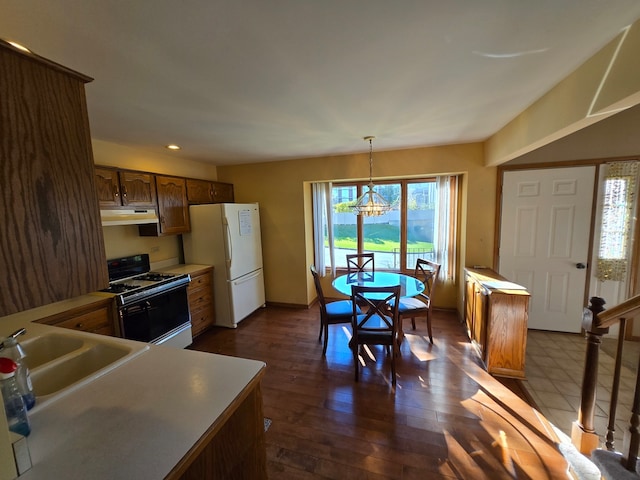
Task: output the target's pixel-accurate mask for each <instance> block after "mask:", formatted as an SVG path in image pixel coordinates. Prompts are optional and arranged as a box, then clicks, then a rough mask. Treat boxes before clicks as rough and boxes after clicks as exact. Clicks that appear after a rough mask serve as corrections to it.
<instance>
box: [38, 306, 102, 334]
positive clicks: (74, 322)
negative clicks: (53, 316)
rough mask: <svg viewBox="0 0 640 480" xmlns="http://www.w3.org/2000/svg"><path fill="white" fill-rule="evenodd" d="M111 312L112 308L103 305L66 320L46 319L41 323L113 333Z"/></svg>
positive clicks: (85, 330) (84, 330)
mask: <svg viewBox="0 0 640 480" xmlns="http://www.w3.org/2000/svg"><path fill="white" fill-rule="evenodd" d="M110 312H111V309H110V308H108V307H103V308H99V309H97V310H93V311H91V312H87V313H84V314H81V315H76V316H74V317H70V318H67V319H64V320H60V321H48V322H47V321H45V322H41V323H47V324H48V325H55V326H56V327H62V328H69V329H72V330H80V331H83V332H91V333H101V334H103V335H113V334H114V332H113V322H112V320H111V316H110Z"/></svg>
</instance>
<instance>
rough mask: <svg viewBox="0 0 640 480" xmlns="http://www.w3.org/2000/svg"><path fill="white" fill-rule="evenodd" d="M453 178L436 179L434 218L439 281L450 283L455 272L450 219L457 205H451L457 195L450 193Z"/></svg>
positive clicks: (451, 220) (453, 233)
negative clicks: (436, 190) (436, 191)
mask: <svg viewBox="0 0 640 480" xmlns="http://www.w3.org/2000/svg"><path fill="white" fill-rule="evenodd" d="M452 182H455V178H452V177H449V176H439V177H438V195H437V198H436V212H437V215H436V216H435V228H434V233H435V238H434V242H433V243H434V245H433V247H434V250H435V256H436V263H439V264H440V280H442V281H452V280H453V275H454V272H455V265H454V259H455V255H454V252H455V244H456V243H455V242H456V239H455V231H456V229H455V228H452V227H453V226H454V225H455V221H456V219H455V218H451V216H452V215H453V214H454V212H457V205H452V202H457V200H456V199H457V198H458V197H457V194H456V193H455V191H452V188H454V186H455V183H454V184H453V185H452Z"/></svg>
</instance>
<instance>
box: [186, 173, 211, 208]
mask: <svg viewBox="0 0 640 480" xmlns="http://www.w3.org/2000/svg"><path fill="white" fill-rule="evenodd" d="M187 199H188V200H189V204H199V203H213V187H212V185H211V182H208V181H206V180H195V179H193V178H187Z"/></svg>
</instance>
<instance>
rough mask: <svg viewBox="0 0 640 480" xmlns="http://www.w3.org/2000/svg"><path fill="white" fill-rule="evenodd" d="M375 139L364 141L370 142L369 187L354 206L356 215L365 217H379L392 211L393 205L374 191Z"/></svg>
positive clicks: (365, 138)
mask: <svg viewBox="0 0 640 480" xmlns="http://www.w3.org/2000/svg"><path fill="white" fill-rule="evenodd" d="M374 138H375V137H364V140H365V141H366V140H369V185H368V186H367V188H368V190H367V191H366V192H365V193H364V194H363V195H362V196H361V197H360V198H358V201H357V202H356V204H355V205H354V206H353V211H354V213H355V214H356V215H364V216H365V217H378V216H380V215H383V214H385V213H387V212H388V211H389V210H391V205H390V204H389V202H387V201H386V200H385V199H384V197H383V196H382V195H380V194H379V193H378V192H375V191H374V190H373V180H372V176H373V175H372V174H373V142H372V140H373V139H374Z"/></svg>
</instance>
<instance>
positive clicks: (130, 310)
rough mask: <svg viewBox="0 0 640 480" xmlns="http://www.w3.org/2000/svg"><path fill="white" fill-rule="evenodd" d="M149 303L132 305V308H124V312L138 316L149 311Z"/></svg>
mask: <svg viewBox="0 0 640 480" xmlns="http://www.w3.org/2000/svg"><path fill="white" fill-rule="evenodd" d="M149 306H150V305H149V302H148V301H147V302H141V303H137V304H135V305H131V306H130V307H124V310H125V311H126V312H127V313H128V314H134V315H135V314H136V313H142V312H144V311H145V310H147V309H148V308H149Z"/></svg>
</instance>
